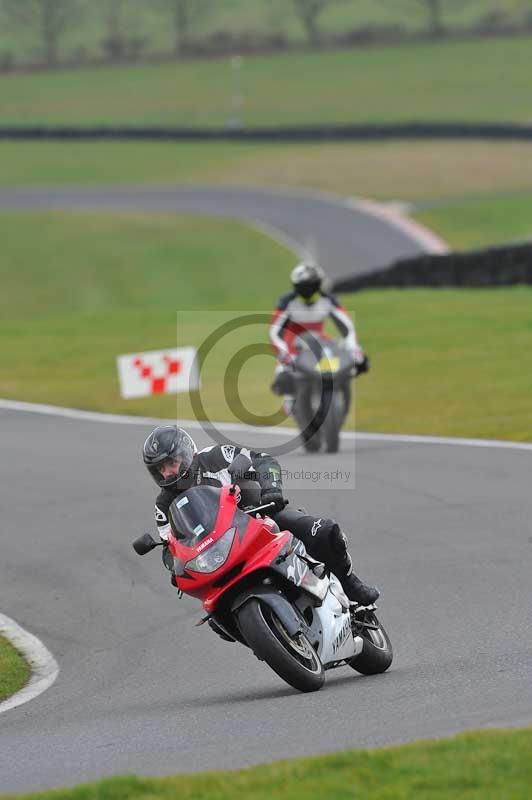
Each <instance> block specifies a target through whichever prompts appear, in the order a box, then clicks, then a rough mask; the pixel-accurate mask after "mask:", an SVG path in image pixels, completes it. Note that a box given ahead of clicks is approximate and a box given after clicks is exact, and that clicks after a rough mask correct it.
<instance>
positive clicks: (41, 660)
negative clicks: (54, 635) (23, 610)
mask: <svg viewBox="0 0 532 800" xmlns="http://www.w3.org/2000/svg"><path fill="white" fill-rule="evenodd" d="M0 633H1V634H2V635H3V636H5V638H6V639H7V640H8V641H9V642H11V644H12V645H13V647H15V648H16V649H17V650H18V651H19V652H20V653H22V655H23V656H24V658H25V659H26V661H27V662H28V663H29V665H30V667H31V678H30V680H29V681H28V683H27V684H26V685H25V686H24V687H23V688H22V689H20V691H18V692H15V694H13V695H11V697H8V698H7V700H3V701H2V702H0V714H2V713H3V712H4V711H10V710H11V709H12V708H16V707H17V706H20V705H22V704H23V703H27V702H29V701H30V700H33V699H34V698H35V697H37V696H38V695H40V694H42V692H44V691H46V689H49V688H50V686H51V685H52V684H53V682H54V681H55V679H56V678H57V676H58V675H59V666H58V664H57V661H56V660H55V658H54V657H53V655H52V654H51V653H50V651H49V650H48V649H47V648H46V647H45V645H44V644H43V643H42V642H41V640H40V639H38V638H37V637H36V636H34V635H33V633H30V632H29V631H26V630H24V628H22V627H21V626H20V625H19V624H18V623H17V622H15V621H14V620H12V619H10V617H6V616H5V614H0Z"/></svg>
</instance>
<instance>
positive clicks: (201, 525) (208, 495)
mask: <svg viewBox="0 0 532 800" xmlns="http://www.w3.org/2000/svg"><path fill="white" fill-rule="evenodd" d="M220 496H221V489H218V488H216V487H215V486H194V487H193V488H192V489H188V490H187V491H186V492H183V493H182V494H180V495H178V497H176V498H175V500H174V501H173V502H172V505H171V506H170V512H169V513H170V525H171V527H172V531H173V533H174V535H175V536H176V538H177V539H179V541H181V542H183V544H184V545H186V546H187V547H197V545H198V544H199V543H200V542H201V541H202V540H203V539H204V538H205V537H207V536H209V535H210V534H211V533H212V531H213V529H214V526H215V525H216V518H217V516H218V511H219V508H220ZM248 521H249V519H248V516H247V514H244V512H243V511H240V510H239V509H236V510H235V513H234V515H233V520H232V525H233V526H235V527H236V526H238V527H239V528H240V529H241V530H244V529H245V527H246V525H247V523H248Z"/></svg>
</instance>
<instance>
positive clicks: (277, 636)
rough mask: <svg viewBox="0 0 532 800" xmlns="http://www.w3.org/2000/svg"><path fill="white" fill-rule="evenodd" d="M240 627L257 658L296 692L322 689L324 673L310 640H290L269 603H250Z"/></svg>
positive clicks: (300, 636) (298, 637)
mask: <svg viewBox="0 0 532 800" xmlns="http://www.w3.org/2000/svg"><path fill="white" fill-rule="evenodd" d="M238 625H239V628H240V631H241V633H242V635H243V637H244V639H245V640H246V642H247V643H248V645H249V646H250V647H251V649H252V650H253V652H254V653H255V655H256V656H257V658H259V659H260V660H261V661H265V662H266V663H267V664H268V666H270V667H271V668H272V669H273V671H274V672H276V673H277V675H279V677H280V678H282V679H283V680H284V681H286V683H288V684H290V686H293V687H294V689H299V691H300V692H315V691H317V690H318V689H320V688H321V687H322V686H323V683H324V681H325V670H324V669H323V664H322V663H321V660H320V658H319V656H318V654H317V653H316V651H315V650H314V648H313V647H312V645H311V644H310V642H309V640H308V639H307V637H306V636H305V635H304V634H303V633H299V634H297V635H296V636H293V637H292V636H290V635H289V633H288V631H287V630H286V629H285V627H284V625H283V624H282V622H281V620H280V619H279V618H278V617H277V615H276V614H275V612H274V611H273V610H272V609H271V608H270V607H269V606H268V605H266V603H261V602H260V600H257V599H256V598H252V599H250V600H248V602H247V603H246V604H245V605H244V606H242V608H241V609H240V611H239V612H238Z"/></svg>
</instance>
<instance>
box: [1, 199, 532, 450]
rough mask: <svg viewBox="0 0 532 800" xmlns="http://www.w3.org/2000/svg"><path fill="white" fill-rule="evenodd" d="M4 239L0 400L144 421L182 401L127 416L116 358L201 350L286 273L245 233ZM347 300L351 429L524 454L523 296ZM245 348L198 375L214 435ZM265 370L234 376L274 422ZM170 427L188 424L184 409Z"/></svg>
mask: <svg viewBox="0 0 532 800" xmlns="http://www.w3.org/2000/svg"><path fill="white" fill-rule="evenodd" d="M0 236H1V238H2V242H3V258H2V268H1V269H2V272H1V274H0V279H1V280H2V286H3V292H2V295H1V296H0V303H1V305H0V311H1V314H2V320H3V322H2V341H3V345H4V347H3V359H2V363H1V364H0V396H2V397H9V398H14V399H24V400H29V401H34V402H48V403H55V404H58V405H70V406H74V407H80V408H91V409H95V410H99V411H115V412H119V413H138V414H147V415H150V416H163V417H171V416H173V415H174V414H176V397H175V396H159V397H154V398H149V399H147V400H129V401H126V400H122V399H121V398H120V397H119V394H118V384H117V378H116V368H115V357H116V355H118V354H120V353H131V352H136V351H138V350H149V349H158V348H164V347H170V346H174V345H175V343H176V339H177V336H178V333H177V330H178V331H179V338H180V343H181V344H195V345H199V344H201V343H202V341H203V339H204V337H205V333H206V330H212V328H213V327H215V326H216V325H217V322H218V319H219V318H218V317H217V316H216V315H215V313H214V312H219V311H226V312H230V311H232V310H235V309H237V310H238V309H240V310H241V311H244V312H245V311H265V312H268V311H269V309H270V308H271V307H272V305H273V303H274V302H275V300H276V299H277V297H278V296H279V295H280V294H281V293H282V292H283V291H285V289H286V286H287V281H288V272H289V269H290V266H291V265H292V264H293V262H294V257H293V256H292V255H291V254H290V253H288V251H286V250H284V249H283V248H282V247H280V246H279V245H277V244H275V243H274V242H272V241H271V240H269V239H267V238H266V237H263V236H262V235H260V234H257V233H254V232H252V231H250V230H248V229H246V228H245V227H243V226H241V225H239V224H236V223H232V222H231V223H230V222H225V221H223V220H218V221H214V220H210V221H209V220H205V219H201V220H200V219H195V218H193V217H171V216H157V215H140V214H136V215H131V216H128V215H123V216H115V215H98V214H67V213H63V214H61V213H49V214H2V215H0ZM251 264H252V265H253V268H252V269H251V268H250V265H251ZM228 274H230V275H231V281H228V280H227V275H228ZM234 286H238V292H237V293H236V294H235V292H234V290H233V287H234ZM345 300H346V302H347V305H348V307H349V308H350V309H351V310H352V312H353V313H355V315H356V317H355V318H356V324H357V329H358V332H359V336H360V339H361V341H362V343H363V344H364V346H365V347H366V348H367V350H368V352H369V353H370V355H371V356H372V359H373V370H372V372H371V373H370V374H369V375H368V376H367V377H364V378H363V379H361V380H360V381H357V403H356V425H357V428H358V429H361V430H374V431H389V432H408V433H427V434H442V435H454V436H481V437H482V436H487V437H495V438H509V439H522V440H532V429H531V428H530V403H529V398H530V396H531V395H532V370H531V369H529V368H527V367H526V366H525V362H526V363H528V361H529V360H530V359H529V356H528V351H529V346H528V345H529V340H530V308H531V301H532V289H530V288H522V287H521V288H515V289H506V290H494V291H490V290H488V291H486V290H477V291H459V290H456V291H452V290H445V291H443V290H442V291H429V290H425V291H421V290H412V291H384V292H364V293H362V294H360V295H355V296H347V297H346V298H345ZM250 334H253V336H256V337H258V341H267V330H266V326H265V325H262V326H258V327H257V328H254V329H253V330H252V331H250V330H246V332H245V335H243V334H242V332H241V331H240V332H237V333H236V334H235V335H234V336H233V337H226V338H225V339H224V340H223V341H222V342H221V343H219V344H218V345H217V347H216V348H215V350H213V353H212V354H211V357H210V359H209V360H208V361H207V362H206V367H205V374H204V383H203V388H202V399H203V400H204V403H205V407H206V410H207V413H208V414H209V415H210V417H211V418H212V419H234V418H233V417H232V414H231V412H230V411H229V409H228V408H227V406H226V403H225V400H224V398H223V397H222V393H221V391H220V386H221V384H222V382H223V379H224V376H225V369H226V365H227V364H228V362H229V359H230V357H231V356H232V355H233V353H234V352H235V348H237V349H238V348H240V347H241V346H242V343H243V341H248V340H249V335H250ZM254 340H255V339H254ZM273 367H274V360H273V356H266V355H264V356H260V357H256V358H254V359H252V360H251V361H249V362H248V364H247V365H246V367H245V368H244V370H243V373H242V377H241V380H240V382H239V386H240V389H241V392H242V399H243V402H244V405H245V406H246V407H247V409H248V410H249V411H250V412H251V413H254V414H270V413H273V412H275V411H276V410H277V409H278V406H279V401H278V399H277V398H275V397H274V396H273V395H271V394H270V391H269V384H270V380H271V374H272V371H273ZM494 376H496V380H494ZM177 414H178V416H180V417H188V418H191V417H193V411H192V408H191V405H190V400H189V398H188V397H187V396H186V395H179V396H178V398H177Z"/></svg>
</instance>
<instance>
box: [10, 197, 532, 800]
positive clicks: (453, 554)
mask: <svg viewBox="0 0 532 800" xmlns="http://www.w3.org/2000/svg"><path fill="white" fill-rule="evenodd" d="M3 196H4V207H7V205H6V203H5V199H6V197H5V196H6V193H5V192H4V193H3ZM53 204H54V203H53V198H52V201H51V205H53ZM106 207H109V206H106ZM349 213H351V214H352V213H353V212H349ZM266 221H267V222H268V223H271V224H273V222H271V220H266ZM379 226H382V230H383V236H382V238H383V239H385V238H386V226H385V225H384V223H382V222H381V223H378V225H377V227H379ZM285 230H286V229H285ZM388 232H389V231H388ZM287 233H289V235H291V236H292V235H293V236H296V237H297V233H298V231H297V225H295V223H294V227H293V229H292V230H291V231H287ZM360 235H361V236H362V237H363V236H364V235H363V234H360ZM396 235H397V236H399V235H398V234H397V232H396V231H394V232H393V236H396ZM399 238H400V237H399ZM334 239H335V237H334V236H330V237H329V238H327V239H326V242H327V245H325V244H323V245H322V243H321V241H320V239H319V237H316V240H317V243H318V250H319V253H320V255H322V258H324V257H325V253H327V254H328V255H329V262H332V261H333V258H332V255H333V252H334V249H333V247H332V245H333V242H334ZM380 241H381V240H380V239H377V240H375V241H374V242H372V240H371V238H369V239H367V238H365V239H364V248H365V249H366V251H367V263H366V265H365V266H366V267H367V266H371V265H373V266H377V265H378V264H377V261H378V260H380V258H381V252H382V251H380V250H379V247H380ZM342 247H345V242H344V244H342ZM415 247H416V246H415V245H413V244H412V243H410V249H411V251H412V250H415ZM372 248H373V250H372ZM407 249H408V243H407V240H406V237H403V252H404V251H406V250H407ZM345 252H347V251H345ZM372 252H373V254H374V255H373V256H371V253H372ZM372 259H373V264H372V263H371V261H372ZM334 263H335V264H336V263H337V264H338V270H337V271H336V269H335V273H334V274H335V276H336V274H340V273H341V269H342V262H341V258H340V255H339V257H338V262H334ZM351 266H352V265H351ZM331 271H332V270H331ZM0 429H1V435H2V444H3V447H2V453H3V458H2V460H1V462H0V497H1V507H2V511H3V514H2V521H3V524H2V557H1V559H0V585H1V587H2V594H1V606H2V607H1V611H2V612H3V613H5V614H7V615H8V616H10V617H12V618H13V619H15V620H16V621H17V622H18V623H19V624H20V625H22V626H24V627H25V628H27V629H28V630H30V631H32V632H33V633H34V634H36V635H37V636H39V638H40V639H42V641H43V642H44V643H45V644H46V646H47V647H48V648H49V649H50V650H51V652H52V653H53V655H54V656H55V658H56V659H57V661H58V663H59V666H60V670H61V671H60V674H59V677H58V678H57V680H56V681H55V683H54V684H53V686H52V687H51V688H50V689H48V690H47V691H46V692H44V693H43V694H42V695H40V696H39V697H38V698H36V699H35V700H33V701H32V702H30V703H27V704H25V705H23V706H19V707H18V708H15V709H13V710H11V711H8V712H6V713H5V714H2V715H0V791H3V792H22V791H32V790H37V789H44V788H48V787H58V786H65V785H71V784H76V783H79V782H81V781H85V780H92V779H96V778H100V777H103V776H106V775H118V774H132V773H135V774H138V775H163V774H172V773H176V772H180V771H195V770H206V769H218V768H235V767H239V766H243V765H246V764H252V763H258V762H263V761H270V760H273V759H278V758H288V757H293V756H299V755H312V754H317V753H323V752H329V751H334V750H339V749H345V748H348V747H367V746H369V747H373V746H379V745H384V744H388V743H395V742H403V741H408V740H412V739H417V738H424V737H435V736H443V735H447V734H450V733H452V732H455V731H459V730H463V729H467V728H478V727H483V726H495V725H497V726H505V725H525V724H530V723H531V722H532V680H531V668H530V664H531V656H532V645H531V633H532V630H531V627H532V623H531V619H532V617H531V613H530V612H531V589H530V576H531V574H532V536H531V527H530V520H531V519H532V494H531V492H530V475H531V458H532V451H529V450H526V449H512V447H511V445H509V446H508V447H507V448H506V447H503V448H490V447H472V446H467V445H464V446H454V445H453V446H451V445H445V444H436V443H425V444H419V443H417V444H416V443H409V442H404V441H403V442H401V441H392V440H390V439H383V440H372V441H367V440H359V441H357V442H356V448H355V443H354V441H353V439H351V438H347V439H346V440H345V442H344V443H343V447H342V451H341V453H340V454H338V455H334V456H331V455H326V454H322V455H319V456H308V455H306V454H303V453H301V451H295V452H293V453H291V454H289V455H286V456H284V457H283V467H285V469H287V470H289V471H290V472H292V473H294V474H296V473H298V472H300V471H301V470H308V471H312V472H317V471H320V470H321V471H323V472H325V471H330V470H341V471H342V472H344V473H348V472H352V471H353V470H354V471H355V475H356V488H355V490H354V491H349V490H346V489H345V488H342V487H341V485H340V483H339V482H337V483H336V484H334V485H333V486H332V488H331V485H329V486H328V487H327V488H320V485H314V484H313V483H312V479H311V478H310V479H309V480H308V482H306V483H305V482H302V481H300V480H296V479H293V480H291V479H288V480H287V482H286V494H287V496H288V497H290V499H291V500H292V501H293V502H295V503H297V504H302V505H306V506H307V507H308V508H309V510H312V511H313V512H315V513H317V514H319V515H322V516H334V517H336V518H337V519H338V521H339V522H340V523H341V524H342V526H343V527H344V529H345V530H346V533H347V534H348V537H349V539H350V544H351V550H352V552H353V553H354V554H355V559H356V564H357V566H358V569H359V571H360V573H361V574H362V576H363V577H365V578H367V579H368V580H372V581H375V582H376V583H377V584H378V585H379V586H380V587H381V589H382V593H383V596H382V602H381V603H380V608H381V612H380V616H381V619H382V621H383V623H384V624H385V626H386V627H387V629H388V631H389V633H390V635H391V638H392V642H393V644H394V648H395V654H396V655H395V660H394V663H393V665H392V668H391V670H390V671H389V673H387V674H385V675H381V676H375V677H363V676H359V675H358V674H356V673H354V672H353V671H352V670H350V669H349V668H342V669H340V670H336V671H332V672H329V673H328V674H327V682H326V685H325V687H324V689H323V690H322V691H320V692H318V693H315V694H310V695H302V694H299V693H297V692H295V691H293V690H292V689H290V688H289V687H288V686H286V685H285V684H284V683H283V682H282V681H281V680H280V679H279V678H278V677H277V676H276V675H275V674H274V673H273V672H271V671H270V670H269V668H268V667H266V666H265V665H264V664H262V663H260V662H258V661H257V660H256V659H255V658H254V657H253V655H252V654H251V653H250V652H249V651H247V650H246V649H245V648H243V647H241V646H239V645H236V644H229V643H225V642H222V641H221V640H219V639H218V638H217V637H216V636H215V635H214V634H213V633H212V632H211V631H210V630H209V629H208V628H207V626H202V627H200V628H195V627H194V623H195V621H196V620H197V619H198V618H199V617H200V616H201V613H202V612H201V607H200V606H199V604H198V603H197V602H196V601H194V600H192V599H190V598H183V599H182V600H178V599H177V596H176V593H175V591H174V590H173V589H172V588H171V587H170V584H169V580H168V574H167V573H166V572H165V571H164V570H163V569H162V566H161V563H160V556H159V554H158V553H157V552H154V553H152V554H150V555H148V556H146V557H145V558H143V559H141V558H139V557H138V556H136V555H135V553H134V552H133V550H132V548H131V546H130V541H131V540H132V539H133V538H135V537H136V536H137V535H138V534H139V533H142V532H143V531H144V530H148V529H150V528H152V525H153V522H152V503H153V500H154V494H155V493H154V489H155V487H154V485H153V483H152V482H151V481H150V480H149V478H148V477H147V475H146V474H145V471H144V468H143V467H142V464H141V462H140V458H139V454H140V448H141V445H142V442H143V440H144V437H145V435H146V434H147V433H148V431H149V430H150V426H149V425H148V424H146V423H143V422H142V421H137V422H136V423H135V422H134V421H133V422H131V424H104V423H102V422H98V421H90V420H81V419H78V420H76V419H69V418H63V417H61V416H44V415H41V414H36V413H31V412H22V411H15V410H7V409H2V410H0ZM196 438H197V441H198V444H199V445H200V446H203V445H205V444H207V443H208V440H207V437H206V436H205V434H203V433H202V432H198V433H197V436H196ZM235 438H238V439H239V440H242V441H243V443H245V444H248V445H256V446H260V447H268V446H270V447H271V446H272V445H273V444H279V436H272V435H271V434H267V433H261V434H258V433H256V432H250V433H249V435H248V436H245V435H244V434H242V432H241V431H238V432H237V433H235Z"/></svg>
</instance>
